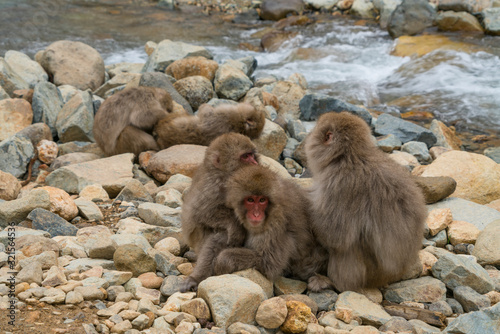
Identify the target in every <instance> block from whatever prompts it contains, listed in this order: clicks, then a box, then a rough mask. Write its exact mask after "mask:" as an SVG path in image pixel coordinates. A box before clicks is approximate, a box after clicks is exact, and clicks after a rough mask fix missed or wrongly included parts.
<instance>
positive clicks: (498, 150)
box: [483, 147, 500, 163]
mask: <svg viewBox="0 0 500 334" xmlns="http://www.w3.org/2000/svg"><path fill="white" fill-rule="evenodd" d="M483 154H484V155H485V156H487V157H488V158H490V159H492V160H494V161H495V162H496V163H500V147H488V148H487V149H485V150H484V152H483Z"/></svg>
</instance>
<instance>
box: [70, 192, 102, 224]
mask: <svg viewBox="0 0 500 334" xmlns="http://www.w3.org/2000/svg"><path fill="white" fill-rule="evenodd" d="M75 204H76V206H77V207H78V212H79V213H80V215H81V216H82V217H83V218H85V219H87V220H97V221H99V220H103V219H104V216H103V214H102V212H101V209H99V207H98V206H97V205H96V204H95V203H94V202H92V201H89V200H86V199H84V198H77V199H75Z"/></svg>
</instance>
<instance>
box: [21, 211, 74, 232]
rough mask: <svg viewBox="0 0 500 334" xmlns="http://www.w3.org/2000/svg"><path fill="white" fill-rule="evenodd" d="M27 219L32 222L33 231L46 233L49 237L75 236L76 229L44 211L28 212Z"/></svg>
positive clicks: (53, 214)
mask: <svg viewBox="0 0 500 334" xmlns="http://www.w3.org/2000/svg"><path fill="white" fill-rule="evenodd" d="M28 219H30V220H31V221H32V226H33V229H35V230H42V231H47V232H49V233H50V236H51V237H55V236H58V235H69V236H75V235H76V232H77V231H78V228H77V227H76V226H73V225H71V224H70V223H68V222H67V221H66V220H65V219H63V218H61V217H59V216H58V215H56V214H55V213H52V212H50V211H47V210H45V209H40V208H38V209H35V210H33V211H31V212H30V214H29V215H28Z"/></svg>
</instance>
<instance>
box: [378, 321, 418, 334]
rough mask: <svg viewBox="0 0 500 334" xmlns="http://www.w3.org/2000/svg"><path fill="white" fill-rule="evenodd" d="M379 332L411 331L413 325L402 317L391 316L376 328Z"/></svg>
mask: <svg viewBox="0 0 500 334" xmlns="http://www.w3.org/2000/svg"><path fill="white" fill-rule="evenodd" d="M378 330H379V331H381V332H389V331H392V332H394V333H400V332H410V333H412V332H413V330H414V329H413V325H412V324H411V323H410V322H408V320H406V319H405V318H402V317H392V318H391V319H390V320H389V321H387V322H386V323H385V324H383V325H382V326H380V327H379V328H378Z"/></svg>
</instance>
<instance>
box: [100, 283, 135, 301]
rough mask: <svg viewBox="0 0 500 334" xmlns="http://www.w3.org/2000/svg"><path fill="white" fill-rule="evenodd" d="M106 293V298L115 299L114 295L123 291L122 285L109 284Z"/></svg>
mask: <svg viewBox="0 0 500 334" xmlns="http://www.w3.org/2000/svg"><path fill="white" fill-rule="evenodd" d="M106 291H107V293H108V300H110V301H115V299H116V297H117V296H118V294H120V293H122V292H125V288H124V287H123V286H122V285H111V286H110V287H109V288H107V289H106ZM130 295H131V298H130V299H132V298H133V295H132V294H130Z"/></svg>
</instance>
